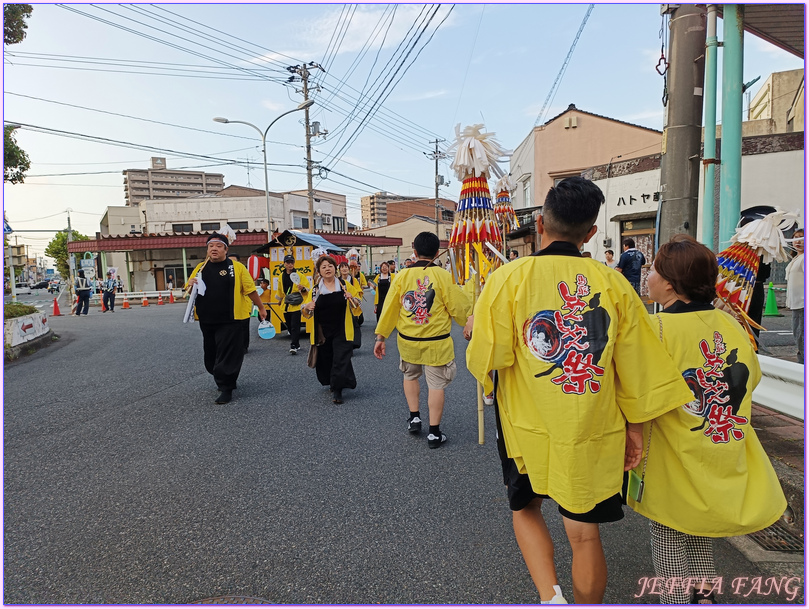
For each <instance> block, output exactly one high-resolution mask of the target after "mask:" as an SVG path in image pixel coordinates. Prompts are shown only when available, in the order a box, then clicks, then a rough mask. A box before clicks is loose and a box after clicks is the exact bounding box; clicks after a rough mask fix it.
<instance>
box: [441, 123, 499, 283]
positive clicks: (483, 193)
mask: <svg viewBox="0 0 809 609" xmlns="http://www.w3.org/2000/svg"><path fill="white" fill-rule="evenodd" d="M460 127H461V126H460V124H458V125H456V126H455V143H453V145H452V146H450V148H449V149H448V152H451V151H452V150H455V160H454V161H453V162H452V165H451V167H452V169H453V171H454V172H455V175H456V176H457V177H458V179H459V180H461V182H462V185H461V196H460V200H459V201H458V213H457V214H456V215H455V223H454V225H453V227H452V233H451V235H450V239H449V254H450V261H451V265H452V273H453V277H454V279H455V281H456V282H457V283H458V284H460V285H464V284H465V283H466V282H467V281H468V280H469V277H470V274H472V275H474V277H475V278H476V281H477V283H478V284H479V285H482V284H483V282H485V280H486V276H487V275H488V271H491V270H494V269H495V268H497V267H498V266H499V265H500V260H499V259H498V258H497V257H495V256H493V255H492V254H491V253H490V252H489V251H488V250H487V249H485V248H484V247H483V244H484V243H487V242H488V243H491V244H492V245H493V246H494V247H495V248H496V249H498V250H500V249H502V247H503V234H502V232H501V230H500V227H499V226H498V225H497V219H496V218H495V215H494V205H493V204H492V196H491V191H490V190H489V177H490V176H491V175H492V174H493V175H494V176H496V177H498V178H502V177H503V175H504V173H503V170H502V169H500V167H499V166H498V164H497V163H498V161H499V160H501V159H504V157H506V156H508V155H509V154H510V152H509V151H507V150H505V149H504V148H502V147H501V146H500V144H499V142H497V140H495V139H494V135H495V134H494V133H484V132H483V131H482V129H483V125H482V124H477V125H469V126H467V127H465V128H464V129H463V131H461V128H460ZM470 269H472V272H471V273H470Z"/></svg>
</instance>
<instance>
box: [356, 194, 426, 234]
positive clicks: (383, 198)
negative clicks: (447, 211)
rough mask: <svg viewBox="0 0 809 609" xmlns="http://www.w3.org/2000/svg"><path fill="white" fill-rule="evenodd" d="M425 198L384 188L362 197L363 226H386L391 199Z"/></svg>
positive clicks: (414, 199)
mask: <svg viewBox="0 0 809 609" xmlns="http://www.w3.org/2000/svg"><path fill="white" fill-rule="evenodd" d="M423 199H424V197H403V196H402V195H397V194H395V193H392V192H387V191H384V190H383V191H380V192H375V193H374V194H372V195H368V196H365V197H362V198H360V206H361V207H362V227H363V228H376V227H379V226H386V225H387V224H388V203H389V202H391V201H418V200H423ZM433 213H435V211H433Z"/></svg>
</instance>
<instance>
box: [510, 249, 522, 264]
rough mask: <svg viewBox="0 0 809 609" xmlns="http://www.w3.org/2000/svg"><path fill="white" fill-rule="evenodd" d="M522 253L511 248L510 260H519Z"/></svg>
mask: <svg viewBox="0 0 809 609" xmlns="http://www.w3.org/2000/svg"><path fill="white" fill-rule="evenodd" d="M519 257H520V255H519V254H518V253H517V250H511V251H510V252H509V253H508V261H509V262H511V261H512V260H517V259H518V258H519Z"/></svg>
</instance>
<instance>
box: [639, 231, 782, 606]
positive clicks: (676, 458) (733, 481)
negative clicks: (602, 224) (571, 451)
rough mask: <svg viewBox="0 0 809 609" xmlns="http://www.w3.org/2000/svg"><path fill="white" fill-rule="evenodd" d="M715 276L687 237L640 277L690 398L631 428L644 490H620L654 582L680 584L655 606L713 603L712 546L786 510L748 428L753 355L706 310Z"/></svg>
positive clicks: (732, 329) (756, 373)
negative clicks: (640, 522)
mask: <svg viewBox="0 0 809 609" xmlns="http://www.w3.org/2000/svg"><path fill="white" fill-rule="evenodd" d="M718 272H719V268H718V265H717V260H716V255H715V254H714V253H713V252H711V250H709V249H708V248H707V247H705V246H704V245H702V244H701V243H698V242H697V241H696V240H694V239H693V238H692V237H690V236H688V235H675V236H674V237H673V238H672V239H671V241H669V242H668V243H666V244H664V245H662V246H661V247H660V249H659V250H658V252H657V255H656V256H655V260H654V264H653V265H652V268H651V269H650V271H649V277H648V286H649V297H650V298H651V299H652V300H654V301H655V302H656V303H658V304H659V305H660V306H662V307H663V310H662V311H661V312H660V313H659V314H657V315H653V316H652V325H653V326H655V325H657V326H658V335H659V340H661V341H662V343H663V345H664V347H665V349H666V351H667V352H668V353H669V354H670V355H671V356H672V358H674V362H675V364H676V365H677V367H678V368H679V369H680V371H681V373H682V375H683V377H684V378H685V379H686V381H688V384H689V386H690V388H691V391H692V392H693V396H691V397H692V399H691V400H690V401H688V402H686V403H684V405H683V406H682V407H680V408H677V409H675V410H671V411H669V412H666V413H665V414H662V415H660V416H658V417H656V418H655V419H652V420H651V421H648V422H646V423H644V424H643V425H634V427H636V430H635V431H636V432H637V433H639V434H641V436H640V437H641V439H642V442H643V444H644V446H645V455H644V457H643V462H642V463H641V464H640V465H639V466H638V468H637V471H635V472H631V473H630V477H634V478H635V480H636V481H640V482H639V483H638V488H639V485H640V484H642V485H643V491H642V495H640V496H638V494H637V492H635V493H633V492H629V497H628V503H629V505H630V506H631V507H632V508H633V509H634V510H635V511H636V512H638V513H640V514H643V515H644V516H646V517H647V518H649V519H650V521H651V522H650V527H651V535H652V563H653V564H654V569H655V575H656V577H657V578H659V579H660V580H661V581H664V582H671V583H674V582H681V585H676V584H675V585H664V586H662V594H661V597H660V603H661V604H688V603H691V604H695V603H699V602H703V603H713V602H716V601H715V592H716V590H715V589H713V588H712V585H711V584H715V583H716V582H717V581H718V580H717V576H716V570H715V567H714V559H713V547H712V538H714V537H730V536H737V535H746V534H748V533H753V532H755V531H759V530H761V529H764V528H766V527H768V526H770V525H771V524H773V523H774V522H776V521H777V520H778V519H779V518H780V517H781V515H782V514H783V513H784V510H785V509H786V507H787V501H786V498H785V497H784V493H783V491H782V490H781V484H780V483H779V481H778V477H777V476H776V474H775V470H774V469H773V467H772V464H771V463H770V459H769V457H767V453H766V452H765V451H764V448H763V447H762V446H761V442H759V439H758V437H757V436H756V432H755V431H754V429H753V426H752V424H751V420H750V415H751V406H752V398H753V390H754V389H755V387H756V385H758V383H759V380H760V379H761V368H760V367H759V361H758V357H757V355H756V351H755V348H754V346H753V344H752V343H751V341H750V338H749V337H748V335H747V332H746V331H745V330H744V329H743V328H742V327H741V326H740V325H739V323H738V322H737V321H736V320H735V319H733V317H732V316H730V315H728V314H727V313H725V312H723V311H718V310H716V309H714V307H713V305H712V304H711V302H712V301H713V300H714V299H715V298H716V277H717V275H718ZM633 475H634V476H633ZM630 487H631V485H630ZM706 506H710V507H709V509H706ZM692 583H695V585H694V588H693V590H692V589H691V585H690V584H692Z"/></svg>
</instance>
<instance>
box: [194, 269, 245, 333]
mask: <svg viewBox="0 0 809 609" xmlns="http://www.w3.org/2000/svg"><path fill="white" fill-rule="evenodd" d="M200 274H201V275H202V280H203V281H204V282H205V296H197V301H196V307H197V317H199V320H200V321H201V322H202V323H208V324H217V323H219V324H221V323H227V322H230V321H233V308H234V302H233V294H234V290H235V289H236V271H235V269H234V268H233V261H232V260H223V261H222V262H210V261H209V262H208V264H206V265H205V268H203V269H202V271H201V272H200Z"/></svg>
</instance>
